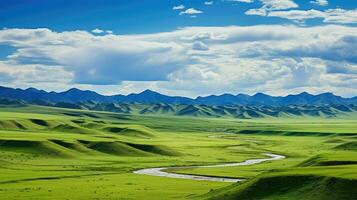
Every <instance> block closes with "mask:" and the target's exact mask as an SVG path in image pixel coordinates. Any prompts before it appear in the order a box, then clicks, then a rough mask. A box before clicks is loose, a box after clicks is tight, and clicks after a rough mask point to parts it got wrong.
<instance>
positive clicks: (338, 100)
mask: <svg viewBox="0 0 357 200" xmlns="http://www.w3.org/2000/svg"><path fill="white" fill-rule="evenodd" d="M0 98H9V99H13V100H22V101H26V102H29V103H33V104H38V105H51V104H56V103H80V102H94V103H95V104H96V103H122V104H123V103H127V104H131V103H141V104H157V103H164V104H178V105H215V106H219V105H220V106H225V105H244V106H290V105H350V104H356V103H357V97H353V98H344V97H340V96H336V95H334V94H332V93H323V94H318V95H312V94H309V93H307V92H303V93H300V94H295V95H288V96H285V97H276V96H270V95H267V94H264V93H257V94H255V95H253V96H250V95H246V94H238V95H233V94H223V95H210V96H205V97H197V98H195V99H192V98H187V97H180V96H167V95H163V94H160V93H158V92H155V91H151V90H145V91H143V92H141V93H138V94H129V95H112V96H105V95H101V94H98V93H96V92H93V91H90V90H80V89H76V88H72V89H70V90H68V91H65V92H59V93H57V92H46V91H44V90H38V89H36V88H28V89H25V90H23V89H13V88H8V87H0ZM192 109H193V108H192ZM202 112H204V111H202Z"/></svg>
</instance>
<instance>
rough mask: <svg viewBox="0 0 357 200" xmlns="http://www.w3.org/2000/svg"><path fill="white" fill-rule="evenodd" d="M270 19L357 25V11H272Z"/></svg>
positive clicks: (269, 14)
mask: <svg viewBox="0 0 357 200" xmlns="http://www.w3.org/2000/svg"><path fill="white" fill-rule="evenodd" d="M253 14H254V13H253ZM267 16H269V17H280V18H285V19H290V20H296V21H304V20H306V19H314V18H322V19H323V22H325V23H341V24H353V23H357V9H356V10H344V9H328V10H326V11H320V10H315V9H311V10H284V11H272V12H269V13H268V14H267Z"/></svg>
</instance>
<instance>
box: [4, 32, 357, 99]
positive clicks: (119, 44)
mask: <svg viewBox="0 0 357 200" xmlns="http://www.w3.org/2000/svg"><path fill="white" fill-rule="evenodd" d="M356 35H357V28H356V27H348V26H338V25H327V26H317V27H297V26H283V25H265V26H247V27H239V26H227V27H187V28H182V29H178V30H175V31H171V32H162V33H155V34H139V35H115V34H104V35H103V34H100V35H97V34H92V33H90V32H86V31H66V32H54V31H52V30H49V29H7V30H0V44H7V45H10V46H13V47H16V49H17V50H16V52H14V53H12V54H11V55H10V56H8V57H7V58H5V59H6V60H4V61H1V62H0V78H2V77H4V79H3V80H5V79H6V77H7V83H9V84H10V83H11V85H13V86H16V87H19V86H21V85H22V87H28V86H38V87H41V85H42V87H41V88H44V89H46V88H49V87H50V88H54V89H56V88H59V87H61V88H68V87H69V85H71V86H73V84H74V85H78V84H79V85H81V86H83V85H87V86H86V87H90V88H91V89H95V88H103V86H100V85H104V84H105V85H109V86H108V87H107V88H111V89H113V88H114V86H113V85H120V86H117V87H116V88H122V90H119V89H118V90H115V91H116V92H121V91H123V92H128V91H130V90H131V91H137V90H138V88H139V89H143V88H145V87H149V86H150V88H151V89H155V90H158V91H161V92H165V93H168V94H180V95H193V96H195V95H204V94H208V93H224V92H232V93H239V92H246V93H255V92H268V93H271V94H278V95H280V94H287V93H292V92H301V91H305V90H306V91H309V92H323V91H324V90H327V91H332V92H337V93H338V94H340V95H349V94H351V93H356V92H357V89H356V87H355V84H356V82H357V74H356V65H357V49H356V48H355V47H356V46H357V37H356ZM101 91H102V90H101ZM105 93H110V92H108V91H106V92H105Z"/></svg>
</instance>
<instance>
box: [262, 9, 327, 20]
mask: <svg viewBox="0 0 357 200" xmlns="http://www.w3.org/2000/svg"><path fill="white" fill-rule="evenodd" d="M267 16H269V17H281V18H285V19H291V20H298V21H303V20H306V19H312V18H324V17H325V13H324V12H322V11H319V10H314V9H311V10H288V11H272V12H269V14H268V15H267Z"/></svg>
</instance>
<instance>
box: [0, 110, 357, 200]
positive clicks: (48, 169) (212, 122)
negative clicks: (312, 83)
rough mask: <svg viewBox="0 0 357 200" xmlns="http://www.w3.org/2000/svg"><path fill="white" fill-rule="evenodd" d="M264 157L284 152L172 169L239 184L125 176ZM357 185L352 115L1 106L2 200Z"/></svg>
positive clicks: (284, 193)
mask: <svg viewBox="0 0 357 200" xmlns="http://www.w3.org/2000/svg"><path fill="white" fill-rule="evenodd" d="M262 153H276V154H281V155H285V156H286V157H287V158H286V159H283V160H279V161H271V162H265V163H261V164H257V165H251V166H236V167H217V168H187V169H180V170H173V171H175V172H178V173H186V174H197V175H207V176H219V177H234V178H242V179H246V180H245V181H244V182H242V183H237V184H232V183H223V182H212V181H195V180H185V179H172V178H165V177H154V176H148V175H139V174H134V173H132V171H134V170H137V169H142V168H149V167H160V166H194V165H211V164H212V165H213V164H218V163H232V162H241V161H244V160H247V159H252V158H263V157H264V155H262ZM331 181H332V183H336V184H331ZM356 182H357V118H355V117H353V116H349V117H346V118H329V119H322V118H312V117H309V118H304V117H301V118H266V119H245V120H240V119H231V118H227V119H219V118H195V117H192V118H189V117H169V116H140V115H125V114H116V113H108V112H94V111H83V110H70V109H59V108H49V107H40V106H26V107H1V108H0V197H1V199H155V200H157V199H237V198H240V199H301V198H305V199H333V198H335V199H336V195H338V196H337V197H339V198H338V199H351V197H353V196H354V197H355V195H356V191H355V189H354V188H356V187H354V186H355V185H356ZM265 187H266V188H265ZM264 188H265V189H264ZM265 190H269V192H267V191H265ZM330 193H331V194H330ZM332 194H333V195H332ZM304 195H305V196H304Z"/></svg>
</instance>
